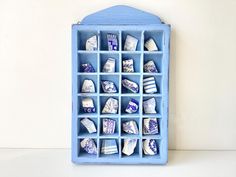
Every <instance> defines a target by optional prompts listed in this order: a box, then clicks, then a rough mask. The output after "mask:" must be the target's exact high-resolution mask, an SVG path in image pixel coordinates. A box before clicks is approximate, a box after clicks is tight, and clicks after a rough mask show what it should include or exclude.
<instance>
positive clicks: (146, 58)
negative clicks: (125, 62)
mask: <svg viewBox="0 0 236 177" xmlns="http://www.w3.org/2000/svg"><path fill="white" fill-rule="evenodd" d="M151 60H152V61H153V62H154V63H155V65H156V68H157V71H158V73H162V54H144V61H143V65H145V64H146V63H147V62H148V61H151ZM143 72H144V67H143ZM145 73H147V72H145ZM150 74H155V73H150Z"/></svg>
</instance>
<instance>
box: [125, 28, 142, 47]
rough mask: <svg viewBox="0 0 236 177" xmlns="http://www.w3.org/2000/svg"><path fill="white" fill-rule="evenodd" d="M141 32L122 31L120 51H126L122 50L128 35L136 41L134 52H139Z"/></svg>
mask: <svg viewBox="0 0 236 177" xmlns="http://www.w3.org/2000/svg"><path fill="white" fill-rule="evenodd" d="M141 34H142V32H141V31H122V50H123V51H126V50H125V49H124V46H125V41H126V38H127V36H128V35H130V36H132V37H134V38H136V39H137V40H138V42H137V46H136V49H135V50H134V51H140V50H141Z"/></svg>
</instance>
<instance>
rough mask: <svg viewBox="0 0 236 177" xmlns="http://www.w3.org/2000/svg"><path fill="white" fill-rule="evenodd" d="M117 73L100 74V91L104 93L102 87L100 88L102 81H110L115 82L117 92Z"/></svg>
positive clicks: (118, 85)
mask: <svg viewBox="0 0 236 177" xmlns="http://www.w3.org/2000/svg"><path fill="white" fill-rule="evenodd" d="M119 77H120V76H119V75H112V74H110V75H100V83H99V84H100V93H106V92H104V90H103V88H102V81H111V82H113V83H114V84H115V87H116V90H117V92H116V93H119V88H120V84H119ZM116 93H106V94H116Z"/></svg>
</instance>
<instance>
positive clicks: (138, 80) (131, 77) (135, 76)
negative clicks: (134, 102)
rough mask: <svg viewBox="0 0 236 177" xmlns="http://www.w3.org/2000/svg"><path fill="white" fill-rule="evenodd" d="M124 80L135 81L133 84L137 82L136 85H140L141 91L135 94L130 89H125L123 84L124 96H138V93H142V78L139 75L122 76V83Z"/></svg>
mask: <svg viewBox="0 0 236 177" xmlns="http://www.w3.org/2000/svg"><path fill="white" fill-rule="evenodd" d="M123 79H128V80H130V81H133V82H135V83H136V84H138V88H139V90H138V92H137V93H133V92H131V91H130V90H129V89H127V88H125V87H124V86H123V85H122V83H121V86H122V89H121V90H122V94H138V93H140V76H139V75H122V79H121V81H122V80H123Z"/></svg>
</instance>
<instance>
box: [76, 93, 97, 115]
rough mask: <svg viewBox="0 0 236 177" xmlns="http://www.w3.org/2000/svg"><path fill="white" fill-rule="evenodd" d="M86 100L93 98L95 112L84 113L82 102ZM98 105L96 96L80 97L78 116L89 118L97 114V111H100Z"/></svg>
mask: <svg viewBox="0 0 236 177" xmlns="http://www.w3.org/2000/svg"><path fill="white" fill-rule="evenodd" d="M85 98H91V99H92V100H93V104H94V107H95V112H91V113H87V112H85V111H84V109H83V106H82V100H83V99H85ZM97 105H98V104H97V97H96V96H78V114H79V115H82V116H86V117H87V116H88V117H89V116H90V115H94V114H97V111H98V107H97Z"/></svg>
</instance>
